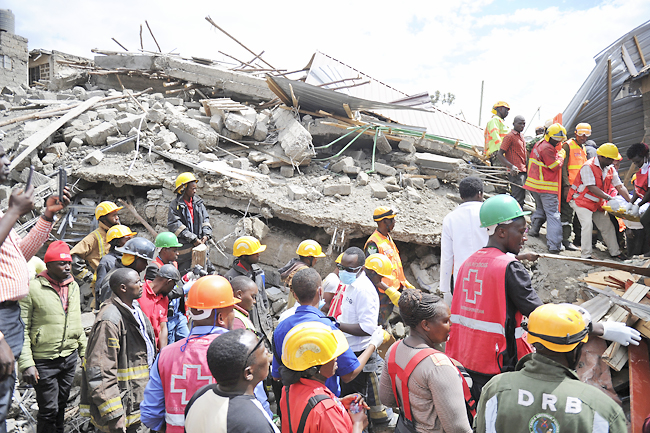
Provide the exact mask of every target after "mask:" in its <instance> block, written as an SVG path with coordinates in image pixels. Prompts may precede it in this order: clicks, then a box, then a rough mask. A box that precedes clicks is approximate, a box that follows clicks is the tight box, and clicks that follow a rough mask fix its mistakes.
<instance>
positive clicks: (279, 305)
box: [271, 299, 287, 314]
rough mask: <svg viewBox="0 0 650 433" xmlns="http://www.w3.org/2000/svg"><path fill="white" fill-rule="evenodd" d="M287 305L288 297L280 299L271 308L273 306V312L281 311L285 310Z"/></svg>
mask: <svg viewBox="0 0 650 433" xmlns="http://www.w3.org/2000/svg"><path fill="white" fill-rule="evenodd" d="M286 306H287V300H286V299H278V300H277V301H275V302H274V303H273V304H272V305H271V308H273V314H278V313H280V312H281V311H282V310H284V307H286Z"/></svg>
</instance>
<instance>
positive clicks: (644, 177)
mask: <svg viewBox="0 0 650 433" xmlns="http://www.w3.org/2000/svg"><path fill="white" fill-rule="evenodd" d="M627 158H628V159H629V160H630V161H632V162H633V163H634V165H635V166H636V167H639V170H638V171H637V172H636V175H635V176H634V178H633V179H632V184H633V185H634V193H633V194H632V199H631V200H630V203H629V204H628V205H627V207H626V211H627V213H629V214H630V215H633V216H638V215H639V213H640V212H639V209H640V208H641V207H642V206H644V205H645V204H646V203H648V202H649V201H650V192H649V191H650V189H649V188H648V171H649V169H650V162H649V161H650V150H648V145H647V144H645V143H634V144H633V145H631V146H630V147H628V149H627ZM641 224H642V225H643V230H642V231H641V232H639V231H636V232H637V233H638V236H639V240H637V242H636V243H637V245H638V249H640V252H639V253H641V254H644V255H646V256H647V255H648V254H645V253H647V252H648V251H649V250H650V213H648V212H645V213H643V214H642V215H641ZM641 233H643V235H641ZM636 236H637V235H636V234H635V237H636ZM628 254H630V251H629V248H628Z"/></svg>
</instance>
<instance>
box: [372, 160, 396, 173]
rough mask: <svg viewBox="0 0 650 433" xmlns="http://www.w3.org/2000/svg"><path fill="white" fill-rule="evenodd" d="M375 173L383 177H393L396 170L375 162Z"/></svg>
mask: <svg viewBox="0 0 650 433" xmlns="http://www.w3.org/2000/svg"><path fill="white" fill-rule="evenodd" d="M375 171H376V172H377V173H379V174H381V175H384V176H395V175H396V174H397V170H395V169H394V168H393V167H391V166H390V165H386V164H382V163H381V162H375Z"/></svg>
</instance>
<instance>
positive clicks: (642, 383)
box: [629, 340, 650, 433]
mask: <svg viewBox="0 0 650 433" xmlns="http://www.w3.org/2000/svg"><path fill="white" fill-rule="evenodd" d="M629 354H630V425H631V427H632V433H641V432H642V428H643V422H644V421H645V418H646V417H647V416H648V413H650V394H649V393H648V390H649V389H650V359H649V358H648V346H647V344H646V342H645V341H644V340H641V343H640V344H639V345H638V346H630V349H629Z"/></svg>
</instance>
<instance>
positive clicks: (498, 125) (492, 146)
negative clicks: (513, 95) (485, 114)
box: [483, 101, 510, 165]
mask: <svg viewBox="0 0 650 433" xmlns="http://www.w3.org/2000/svg"><path fill="white" fill-rule="evenodd" d="M509 112H510V105H508V103H507V102H504V101H499V102H497V103H496V104H494V105H493V106H492V118H491V119H490V120H489V121H488V123H487V125H485V131H484V133H483V135H484V137H485V147H484V151H485V156H486V157H488V158H489V159H490V162H491V163H492V165H497V162H498V159H497V152H498V151H499V149H500V148H501V142H502V141H503V137H505V136H506V134H507V133H508V127H507V126H506V124H505V122H504V119H505V118H506V117H508V113H509Z"/></svg>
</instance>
